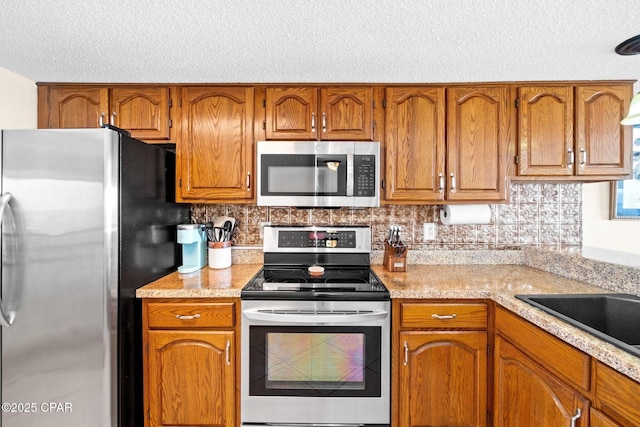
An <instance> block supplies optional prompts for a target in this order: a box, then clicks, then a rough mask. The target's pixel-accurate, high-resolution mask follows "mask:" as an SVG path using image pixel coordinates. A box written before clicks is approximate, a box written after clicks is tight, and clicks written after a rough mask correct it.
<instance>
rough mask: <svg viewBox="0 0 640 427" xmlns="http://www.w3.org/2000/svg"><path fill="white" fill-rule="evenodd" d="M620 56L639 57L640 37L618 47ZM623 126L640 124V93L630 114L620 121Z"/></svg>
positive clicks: (633, 100)
mask: <svg viewBox="0 0 640 427" xmlns="http://www.w3.org/2000/svg"><path fill="white" fill-rule="evenodd" d="M616 53H617V54H618V55H625V56H629V55H637V54H639V53H640V35H637V36H635V37H631V38H630V39H627V40H625V41H623V42H622V43H620V44H619V45H618V46H616ZM620 124H622V125H638V124H640V93H638V94H636V96H634V97H633V99H632V100H631V104H630V105H629V114H627V117H625V118H624V119H622V120H621V121H620Z"/></svg>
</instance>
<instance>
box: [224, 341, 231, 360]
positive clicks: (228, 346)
mask: <svg viewBox="0 0 640 427" xmlns="http://www.w3.org/2000/svg"><path fill="white" fill-rule="evenodd" d="M230 350H231V341H229V340H227V347H226V348H225V349H224V355H225V357H226V359H227V365H231V351H230Z"/></svg>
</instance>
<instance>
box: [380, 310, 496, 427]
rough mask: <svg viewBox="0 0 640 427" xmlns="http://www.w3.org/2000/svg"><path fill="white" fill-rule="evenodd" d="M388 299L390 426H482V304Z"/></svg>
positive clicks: (484, 336)
mask: <svg viewBox="0 0 640 427" xmlns="http://www.w3.org/2000/svg"><path fill="white" fill-rule="evenodd" d="M393 304H394V306H393V310H394V313H399V316H396V317H394V333H393V342H394V349H395V351H394V352H393V354H392V359H393V360H392V363H393V368H392V376H393V378H392V383H393V392H392V394H393V393H395V394H393V396H394V398H392V406H393V410H392V425H393V426H394V427H414V426H415V427H417V426H421V427H436V426H451V427H462V426H466V427H468V426H472V427H485V426H486V425H487V331H486V328H487V306H486V304H485V303H482V302H478V303H477V302H473V303H471V302H468V303H466V302H453V301H450V302H446V301H442V302H439V301H435V302H427V301H420V300H414V301H394V303H393ZM394 355H395V357H394ZM396 396H397V398H395V397H396Z"/></svg>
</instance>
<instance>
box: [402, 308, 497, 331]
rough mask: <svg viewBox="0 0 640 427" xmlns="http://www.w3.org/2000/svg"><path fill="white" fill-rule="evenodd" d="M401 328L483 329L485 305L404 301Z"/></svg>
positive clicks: (484, 326) (485, 318) (485, 320)
mask: <svg viewBox="0 0 640 427" xmlns="http://www.w3.org/2000/svg"><path fill="white" fill-rule="evenodd" d="M400 327H401V328H438V329H442V328H445V329H457V328H459V329H485V328H486V327H487V305H486V304H482V303H442V302H420V303H417V302H405V303H402V304H400Z"/></svg>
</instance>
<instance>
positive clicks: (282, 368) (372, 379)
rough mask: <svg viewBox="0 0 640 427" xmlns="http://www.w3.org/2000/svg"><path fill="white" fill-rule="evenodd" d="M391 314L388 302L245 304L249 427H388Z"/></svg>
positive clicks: (244, 374) (245, 417) (244, 378)
mask: <svg viewBox="0 0 640 427" xmlns="http://www.w3.org/2000/svg"><path fill="white" fill-rule="evenodd" d="M359 304H361V305H362V307H361V308H358V307H357V305H359ZM389 312H390V302H389V301H367V302H355V303H354V302H353V301H350V302H344V301H342V302H341V301H319V302H318V301H260V300H251V301H244V300H243V301H242V315H243V318H242V338H241V339H242V351H241V353H242V365H241V366H242V368H241V369H242V375H241V376H242V387H241V388H242V390H241V393H242V422H243V423H253V424H255V423H258V424H271V425H273V424H278V423H280V424H331V425H341V424H365V425H388V424H389V422H390V421H389V420H390V400H389V393H390V390H389V388H390V387H389V381H390V376H389V365H390V315H389Z"/></svg>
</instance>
